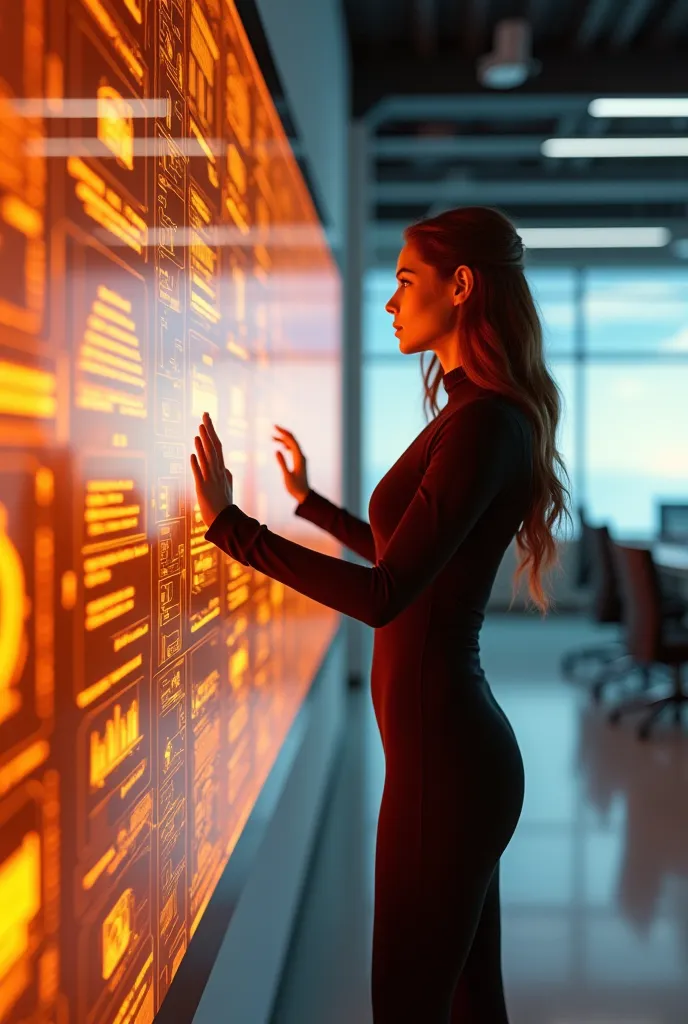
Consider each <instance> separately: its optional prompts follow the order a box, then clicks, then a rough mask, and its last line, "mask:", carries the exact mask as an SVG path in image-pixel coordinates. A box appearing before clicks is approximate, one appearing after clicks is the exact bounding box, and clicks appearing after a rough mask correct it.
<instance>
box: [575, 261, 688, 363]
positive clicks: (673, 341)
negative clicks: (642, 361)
mask: <svg viewBox="0 0 688 1024" xmlns="http://www.w3.org/2000/svg"><path fill="white" fill-rule="evenodd" d="M583 309H584V314H585V342H586V349H587V351H588V352H589V353H590V354H591V355H597V354H603V353H615V354H619V355H626V354H629V353H648V354H651V355H659V356H662V357H665V356H672V355H676V354H677V353H681V352H682V353H685V354H686V355H688V270H683V269H681V268H675V267H652V268H645V269H636V268H632V269H628V270H624V269H619V268H616V267H615V268H606V267H605V268H599V269H598V268H591V269H589V270H588V271H587V272H586V275H585V298H584V303H583Z"/></svg>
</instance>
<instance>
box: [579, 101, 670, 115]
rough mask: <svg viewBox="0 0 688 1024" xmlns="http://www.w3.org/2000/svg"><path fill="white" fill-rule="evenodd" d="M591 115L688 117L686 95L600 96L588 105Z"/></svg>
mask: <svg viewBox="0 0 688 1024" xmlns="http://www.w3.org/2000/svg"><path fill="white" fill-rule="evenodd" d="M588 113H589V114H590V115H591V116H592V117H688V96H670V97H668V98H666V99H662V98H661V97H659V96H656V97H655V96H653V97H640V98H638V99H632V98H630V97H623V99H612V98H611V97H610V98H608V99H607V98H600V99H597V100H593V101H592V102H591V103H590V104H589V105H588Z"/></svg>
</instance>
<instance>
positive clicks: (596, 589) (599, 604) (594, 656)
mask: <svg viewBox="0 0 688 1024" xmlns="http://www.w3.org/2000/svg"><path fill="white" fill-rule="evenodd" d="M578 512H579V515H580V519H581V539H580V541H579V544H580V546H581V549H582V552H581V554H579V562H578V575H577V580H576V582H577V583H580V582H581V580H584V581H585V582H591V583H592V585H593V590H592V597H591V602H590V606H589V613H590V616H591V618H592V619H593V621H594V622H600V623H613V622H616V623H619V624H621V623H622V621H623V616H622V602H621V595H620V591H619V584H618V579H617V575H616V567H615V564H614V558H613V555H612V552H611V544H612V541H611V538H610V536H609V529H608V527H607V526H606V525H602V526H591V525H590V523H589V522H588V521H587V520H586V519H585V516H584V515H583V509H582V507H580V508H579V510H578ZM590 665H592V668H593V670H594V671H593V674H592V677H591V676H590V675H589V674H586V675H585V676H584V678H585V681H586V682H592V689H591V694H592V697H593V699H594V700H596V701H597V700H600V698H601V696H602V691H603V689H604V687H605V686H606V685H607V683H611V682H616V681H618V680H620V679H622V678H623V677H624V676H625V675H627V674H628V673H629V672H631V671H633V670H635V668H636V666H635V664H634V662H633V659H632V658H631V657H630V655H629V653H628V650H627V649H626V644H625V642H624V640H623V637H620V638H619V639H616V640H611V641H609V642H607V643H605V644H596V645H594V646H591V647H583V648H579V649H578V650H575V651H569V652H567V653H566V654H565V655H564V656H563V658H562V659H561V672H562V675H563V676H564V677H565V678H567V679H576V680H578V679H580V678H581V675H580V670H581V668H583V667H587V666H590Z"/></svg>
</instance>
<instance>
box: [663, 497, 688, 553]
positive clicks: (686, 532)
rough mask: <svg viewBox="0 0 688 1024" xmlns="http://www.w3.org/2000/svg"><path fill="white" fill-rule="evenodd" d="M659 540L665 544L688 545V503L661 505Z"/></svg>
mask: <svg viewBox="0 0 688 1024" xmlns="http://www.w3.org/2000/svg"><path fill="white" fill-rule="evenodd" d="M659 539H660V541H662V543H664V544H672V543H673V544H688V503H680V502H662V503H661V504H660V505H659Z"/></svg>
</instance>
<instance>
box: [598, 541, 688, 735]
mask: <svg viewBox="0 0 688 1024" xmlns="http://www.w3.org/2000/svg"><path fill="white" fill-rule="evenodd" d="M613 552H614V559H615V563H616V566H617V570H618V574H619V581H620V586H621V592H622V597H623V602H624V623H625V626H626V644H627V648H628V651H629V653H630V654H631V656H632V658H633V660H634V662H635V663H636V664H637V665H638V666H640V667H641V668H644V669H646V670H649V669H651V668H652V667H653V666H655V665H662V666H666V667H668V668H669V669H670V670H671V675H672V690H671V693H670V694H669V696H668V697H663V698H661V699H660V700H650V699H649V697H644V698H643V697H638V698H635V699H633V700H628V701H624V702H623V703H622V704H619V705H617V706H616V707H615V708H613V709H612V710H611V712H610V713H609V716H608V718H609V721H610V722H612V723H615V722H618V721H619V719H620V717H621V715H623V714H625V713H626V712H627V711H637V710H642V709H643V708H647V709H649V710H650V711H651V713H650V714H649V715H647V716H646V717H645V718H644V719H643V721H642V722H641V723H640V725H639V727H638V737H639V738H640V739H643V740H644V739H647V737H648V736H649V734H650V727H651V726H652V723H653V722H654V721H655V720H656V719H657V718H658V717H659V715H660V714H661V713H662V711H663V710H664V709H665V708H668V707H672V708H673V710H674V722H675V724H677V725H680V724H681V709H682V708H683V705H684V704H686V703H688V694H686V692H685V691H684V689H683V687H682V684H681V668H682V666H683V665H684V664H685V663H686V662H688V627H686V626H685V625H681V624H678V623H676V622H675V621H671V620H670V619H668V618H667V616H666V615H665V614H664V612H663V602H662V592H661V587H660V581H659V575H658V573H657V567H656V565H655V563H654V560H653V558H652V551H651V550H650V549H649V548H646V547H628V546H626V545H622V544H613Z"/></svg>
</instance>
